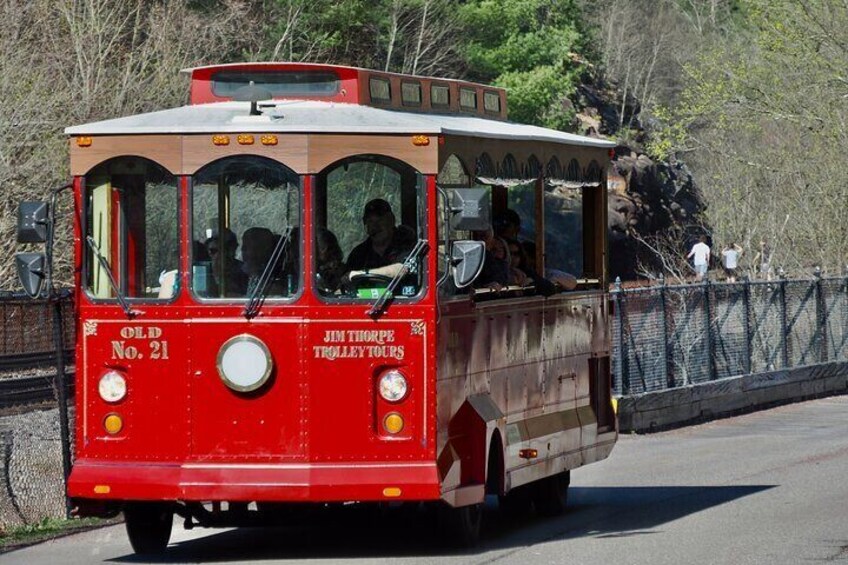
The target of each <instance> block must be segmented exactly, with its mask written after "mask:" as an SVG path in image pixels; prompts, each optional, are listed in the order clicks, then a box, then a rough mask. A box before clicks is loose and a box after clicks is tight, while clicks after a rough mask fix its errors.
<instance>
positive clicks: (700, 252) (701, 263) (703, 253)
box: [686, 235, 710, 282]
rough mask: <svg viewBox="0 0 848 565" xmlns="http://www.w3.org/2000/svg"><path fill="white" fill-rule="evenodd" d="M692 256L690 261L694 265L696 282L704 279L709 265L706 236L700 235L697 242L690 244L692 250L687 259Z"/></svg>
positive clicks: (708, 249)
mask: <svg viewBox="0 0 848 565" xmlns="http://www.w3.org/2000/svg"><path fill="white" fill-rule="evenodd" d="M692 257H694V259H693V261H692V263H693V264H694V265H695V280H697V281H698V282H700V281H702V280H704V278H705V277H706V276H707V269H708V268H709V265H710V246H709V245H707V236H705V235H702V236H701V237H699V238H698V243H696V244H695V245H693V246H692V250H691V251H690V252H689V255H687V256H686V258H687V259H691V258H692Z"/></svg>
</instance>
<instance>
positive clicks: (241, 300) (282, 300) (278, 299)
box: [183, 153, 306, 306]
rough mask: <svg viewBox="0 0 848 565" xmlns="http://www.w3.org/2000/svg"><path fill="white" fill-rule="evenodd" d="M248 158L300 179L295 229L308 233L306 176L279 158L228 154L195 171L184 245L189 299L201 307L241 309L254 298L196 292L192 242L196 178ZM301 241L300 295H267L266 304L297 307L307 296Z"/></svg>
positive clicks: (189, 182)
mask: <svg viewBox="0 0 848 565" xmlns="http://www.w3.org/2000/svg"><path fill="white" fill-rule="evenodd" d="M244 157H258V158H260V159H262V160H267V161H272V162H274V163H276V164H277V165H280V166H282V167H284V168H285V169H287V170H288V172H290V173H291V174H292V175H293V176H296V177H297V180H298V182H297V209H298V225H297V226H293V227H297V228H299V230H300V233H301V234H303V233H304V231H303V226H304V209H303V204H304V202H305V199H304V197H303V191H304V175H298V174H297V173H296V172H295V170H294V169H292V168H291V167H289V166H287V165H286V164H285V163H283V162H282V161H278V160H276V159H272V158H270V157H267V156H264V155H255V154H252V153H249V154H234V155H227V156H225V157H221V158H220V159H215V160H214V161H210V162H208V163H206V164H204V165H203V166H202V167H200V168H198V169H197V170H196V171H195V172H194V174H191V175H186V185H187V189H188V195H187V200H188V226H187V227H186V234H187V236H188V241H184V242H183V245H186V246H187V247H188V251H187V255H188V266H189V268H190V269H192V270H191V272H190V276H189V277H188V281H189V282H188V285H186V286H187V287H188V292H189V296H190V297H191V298H192V300H194V301H195V302H196V303H198V304H204V305H210V304H220V305H224V304H226V305H239V306H241V305H244V304H247V302H248V301H249V300H250V298H249V297H248V296H246V295H245V296H244V297H230V296H225V297H223V298H211V297H205V296H200V295H199V294H197V292H195V290H194V245H193V243H191V242H193V241H194V188H195V177H196V176H197V173H198V172H200V171H202V170H203V169H205V168H207V167H209V166H212V165H214V164H216V163H219V162H221V161H224V160H228V159H238V158H244ZM299 239H300V241H299V243H298V246H299V247H298V250H299V251H298V252H299V253H300V261H299V264H300V267H299V272H298V290H297V292H296V293H294V294H292V295H291V296H287V297H283V296H267V295H266V296H265V298H263V299H262V300H263V302H265V303H271V304H293V303H295V302H297V301H299V300H300V299H301V298H302V297H303V294H304V292H305V290H306V289H305V280H306V269H305V266H304V261H303V253H304V247H305V246H304V244H303V237H302V235H301V237H300V238H299ZM242 243H243V242H240V243H239V245H241V244H242Z"/></svg>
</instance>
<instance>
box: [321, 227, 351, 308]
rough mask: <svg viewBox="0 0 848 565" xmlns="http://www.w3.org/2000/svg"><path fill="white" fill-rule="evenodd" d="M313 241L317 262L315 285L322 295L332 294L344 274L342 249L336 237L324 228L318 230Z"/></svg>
mask: <svg viewBox="0 0 848 565" xmlns="http://www.w3.org/2000/svg"><path fill="white" fill-rule="evenodd" d="M315 239H316V243H317V245H316V248H317V262H318V274H317V277H316V284H317V286H318V290H319V291H320V292H321V293H322V294H333V293H334V292H335V291H336V290H338V288H339V285H340V284H341V282H342V277H343V276H344V274H345V262H344V255H343V254H342V248H341V246H340V245H339V240H338V238H337V237H336V235H335V234H334V233H333V232H331V231H330V230H328V229H326V228H318V230H317V232H316V235H315Z"/></svg>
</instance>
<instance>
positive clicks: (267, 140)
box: [259, 135, 277, 145]
mask: <svg viewBox="0 0 848 565" xmlns="http://www.w3.org/2000/svg"><path fill="white" fill-rule="evenodd" d="M259 140H260V141H261V142H262V145H277V136H276V135H263V136H262V137H260V138H259Z"/></svg>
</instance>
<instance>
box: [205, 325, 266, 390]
mask: <svg viewBox="0 0 848 565" xmlns="http://www.w3.org/2000/svg"><path fill="white" fill-rule="evenodd" d="M273 366H274V363H273V361H272V359H271V352H270V351H269V350H268V347H267V346H266V345H265V344H264V343H262V341H261V340H260V339H258V338H256V337H253V336H252V335H248V334H242V335H237V336H235V337H233V338H230V339H228V340H227V341H226V342H225V343H224V345H222V346H221V349H220V350H219V351H218V374H219V375H220V376H221V379H222V380H223V381H224V384H226V385H227V386H228V387H230V388H231V389H233V390H235V391H238V392H250V391H253V390H256V389H258V388H259V387H261V386H262V385H263V384H265V381H267V380H268V377H270V376H271V369H272V368H273Z"/></svg>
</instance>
